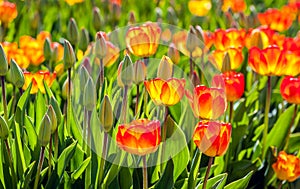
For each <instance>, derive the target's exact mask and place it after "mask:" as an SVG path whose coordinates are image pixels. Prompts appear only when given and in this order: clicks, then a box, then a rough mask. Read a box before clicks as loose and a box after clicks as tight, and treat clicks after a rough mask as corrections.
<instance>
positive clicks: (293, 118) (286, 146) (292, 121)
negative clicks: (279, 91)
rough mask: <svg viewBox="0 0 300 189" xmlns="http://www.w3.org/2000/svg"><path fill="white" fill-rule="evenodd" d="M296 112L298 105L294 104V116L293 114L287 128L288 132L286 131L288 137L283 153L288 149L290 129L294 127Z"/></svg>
mask: <svg viewBox="0 0 300 189" xmlns="http://www.w3.org/2000/svg"><path fill="white" fill-rule="evenodd" d="M297 111H298V105H297V104H295V108H294V114H293V117H292V120H291V124H290V128H289V130H288V135H287V136H288V137H287V138H286V143H285V147H284V151H286V150H287V148H288V146H289V141H290V135H291V132H292V127H293V125H294V122H295V119H296V116H297Z"/></svg>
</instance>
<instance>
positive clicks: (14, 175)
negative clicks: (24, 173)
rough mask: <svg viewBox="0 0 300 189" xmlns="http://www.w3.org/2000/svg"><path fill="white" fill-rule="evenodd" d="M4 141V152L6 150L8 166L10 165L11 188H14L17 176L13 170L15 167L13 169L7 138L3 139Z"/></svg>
mask: <svg viewBox="0 0 300 189" xmlns="http://www.w3.org/2000/svg"><path fill="white" fill-rule="evenodd" d="M4 143H5V146H6V152H7V155H8V159H9V166H10V169H11V174H12V182H13V183H12V184H13V188H16V186H15V185H16V183H17V176H16V172H15V169H14V166H13V160H12V155H11V152H10V147H9V144H8V141H7V139H4Z"/></svg>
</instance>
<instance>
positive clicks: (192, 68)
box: [190, 52, 194, 78]
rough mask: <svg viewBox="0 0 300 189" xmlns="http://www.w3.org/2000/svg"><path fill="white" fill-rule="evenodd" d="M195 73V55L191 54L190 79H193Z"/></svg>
mask: <svg viewBox="0 0 300 189" xmlns="http://www.w3.org/2000/svg"><path fill="white" fill-rule="evenodd" d="M193 71H194V66H193V53H192V52H190V78H193Z"/></svg>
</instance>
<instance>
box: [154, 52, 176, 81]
mask: <svg viewBox="0 0 300 189" xmlns="http://www.w3.org/2000/svg"><path fill="white" fill-rule="evenodd" d="M172 75H173V62H172V60H171V59H170V58H169V57H167V56H165V55H164V56H163V57H162V59H161V61H160V63H159V65H158V69H157V77H159V78H161V79H164V80H167V79H169V78H171V77H172Z"/></svg>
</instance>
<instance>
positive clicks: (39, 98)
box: [34, 90, 46, 133]
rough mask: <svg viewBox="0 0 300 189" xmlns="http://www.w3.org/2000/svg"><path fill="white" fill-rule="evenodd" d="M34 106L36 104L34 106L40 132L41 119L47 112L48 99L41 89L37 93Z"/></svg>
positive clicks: (36, 123) (36, 122)
mask: <svg viewBox="0 0 300 189" xmlns="http://www.w3.org/2000/svg"><path fill="white" fill-rule="evenodd" d="M34 106H35V107H34V110H35V125H36V128H37V133H39V130H40V125H41V121H42V119H43V117H44V115H45V113H46V101H45V98H44V96H43V94H42V93H41V91H40V90H39V91H38V93H37V95H36V99H35V103H34Z"/></svg>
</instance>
